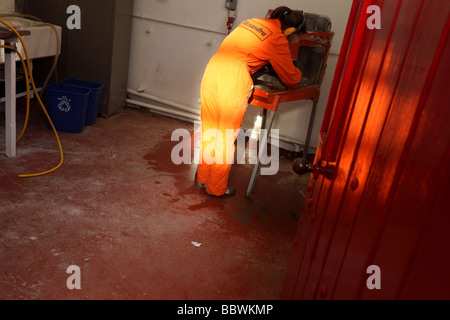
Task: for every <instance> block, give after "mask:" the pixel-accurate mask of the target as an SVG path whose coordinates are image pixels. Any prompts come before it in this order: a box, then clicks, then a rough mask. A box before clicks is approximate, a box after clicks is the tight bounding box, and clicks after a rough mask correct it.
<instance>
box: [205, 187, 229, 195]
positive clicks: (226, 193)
mask: <svg viewBox="0 0 450 320" xmlns="http://www.w3.org/2000/svg"><path fill="white" fill-rule="evenodd" d="M206 193H207V194H209V195H210V196H215V197H223V196H231V195H233V194H235V193H236V189H235V188H231V187H227V191H225V193H224V194H223V195H221V196H216V195H215V194H212V193H209V192H208V191H206Z"/></svg>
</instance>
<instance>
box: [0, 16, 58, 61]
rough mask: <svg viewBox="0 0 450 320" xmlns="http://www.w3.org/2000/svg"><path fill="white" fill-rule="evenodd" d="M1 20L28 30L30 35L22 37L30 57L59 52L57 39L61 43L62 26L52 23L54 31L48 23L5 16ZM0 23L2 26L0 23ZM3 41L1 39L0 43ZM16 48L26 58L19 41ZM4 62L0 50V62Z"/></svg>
mask: <svg viewBox="0 0 450 320" xmlns="http://www.w3.org/2000/svg"><path fill="white" fill-rule="evenodd" d="M2 20H4V21H6V22H8V23H9V24H11V25H13V26H17V28H16V29H17V30H28V31H30V32H31V34H30V35H28V36H23V37H22V39H23V41H24V42H25V46H26V47H27V52H28V56H29V58H30V59H37V58H44V57H52V56H55V55H57V54H58V53H59V52H60V50H61V47H60V46H59V47H58V40H57V39H59V43H61V32H62V28H61V27H60V26H56V25H54V27H55V28H56V32H55V31H54V29H53V28H52V27H50V26H49V25H43V24H42V22H39V21H34V20H30V19H24V18H17V17H5V18H2ZM0 24H1V25H2V26H4V25H3V24H2V23H0ZM57 37H58V38H57ZM3 43H4V41H3V40H2V41H1V44H3ZM17 48H18V50H19V52H20V53H21V54H22V56H23V58H24V59H26V56H25V51H24V50H23V47H22V45H21V43H20V41H18V43H17ZM17 59H18V58H17ZM4 62H5V56H4V50H0V63H4Z"/></svg>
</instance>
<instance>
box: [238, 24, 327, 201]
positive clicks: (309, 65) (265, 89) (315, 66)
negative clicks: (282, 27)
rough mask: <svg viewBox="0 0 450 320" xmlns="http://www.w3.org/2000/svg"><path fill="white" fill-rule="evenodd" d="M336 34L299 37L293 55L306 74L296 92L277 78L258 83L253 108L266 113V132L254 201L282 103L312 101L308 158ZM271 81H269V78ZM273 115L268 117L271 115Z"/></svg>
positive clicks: (252, 180)
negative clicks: (276, 115)
mask: <svg viewBox="0 0 450 320" xmlns="http://www.w3.org/2000/svg"><path fill="white" fill-rule="evenodd" d="M333 36H334V33H333V32H309V33H306V34H304V35H302V36H299V37H298V39H297V41H296V42H291V43H290V49H291V55H292V58H293V60H295V64H296V66H297V67H298V68H299V69H300V70H302V74H303V75H302V81H301V82H300V84H299V86H298V87H297V88H295V89H287V88H286V87H285V86H284V85H282V84H281V83H276V81H275V82H274V81H271V80H273V79H275V80H276V78H274V77H273V76H269V77H268V81H265V80H263V79H264V75H263V76H262V77H258V78H257V79H256V80H255V81H254V84H255V89H254V91H253V96H252V98H251V100H250V101H249V103H250V104H252V105H254V106H257V107H260V108H262V109H264V111H263V122H262V124H263V128H264V129H265V128H267V130H265V131H264V132H263V135H262V137H261V140H260V150H259V153H258V157H257V163H256V164H255V166H254V168H253V172H252V175H251V178H250V183H249V185H248V188H247V192H246V196H247V198H250V197H251V194H252V192H253V187H254V185H255V180H256V176H257V173H258V170H259V168H260V165H261V159H262V156H263V155H264V154H265V153H266V148H267V141H268V138H269V135H270V130H271V129H272V125H273V120H274V118H275V114H276V112H277V111H278V107H279V105H280V103H284V102H290V101H296V100H312V101H313V106H312V109H311V116H310V119H309V125H308V129H307V134H306V140H305V147H304V150H303V158H304V159H306V157H307V156H308V149H309V144H310V140H311V133H312V129H313V125H314V120H315V115H316V110H317V103H318V101H319V95H320V86H321V84H322V80H323V77H324V74H325V70H326V66H327V59H328V54H329V52H330V48H331V42H332V39H333ZM266 80H267V78H266ZM268 113H269V115H268V117H267V114H268Z"/></svg>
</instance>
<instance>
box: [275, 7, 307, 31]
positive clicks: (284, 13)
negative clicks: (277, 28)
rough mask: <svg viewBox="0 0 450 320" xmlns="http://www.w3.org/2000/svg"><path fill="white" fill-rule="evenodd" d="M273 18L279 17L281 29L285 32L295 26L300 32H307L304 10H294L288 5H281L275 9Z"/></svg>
mask: <svg viewBox="0 0 450 320" xmlns="http://www.w3.org/2000/svg"><path fill="white" fill-rule="evenodd" d="M270 18H271V19H278V20H280V22H281V30H283V32H284V31H285V30H287V29H289V28H295V29H296V30H298V28H299V27H300V30H298V31H299V32H300V33H306V23H305V22H304V20H305V16H304V15H303V11H300V10H292V9H290V8H288V7H285V6H281V7H278V8H276V9H275V10H273V12H272V14H271V16H270Z"/></svg>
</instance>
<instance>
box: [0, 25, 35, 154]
mask: <svg viewBox="0 0 450 320" xmlns="http://www.w3.org/2000/svg"><path fill="white" fill-rule="evenodd" d="M19 34H20V35H21V36H22V35H29V34H30V32H29V31H25V30H23V31H19ZM0 39H2V40H4V41H5V45H7V46H11V47H14V48H15V47H16V43H17V42H18V41H19V39H18V38H17V35H16V34H15V33H14V32H9V31H0ZM4 50H5V131H6V133H5V136H6V156H7V157H15V156H16V140H17V132H16V131H17V129H16V53H15V52H14V51H12V50H10V49H6V48H5V49H4Z"/></svg>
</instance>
